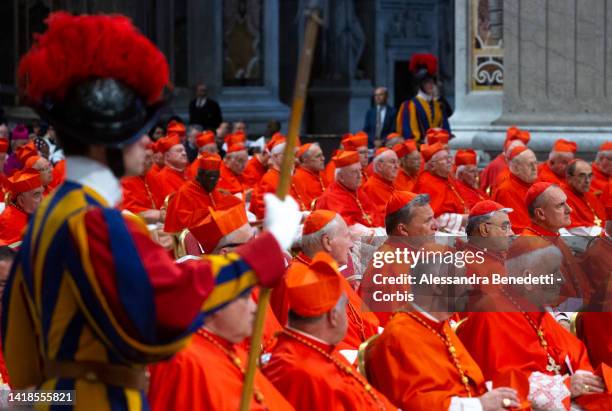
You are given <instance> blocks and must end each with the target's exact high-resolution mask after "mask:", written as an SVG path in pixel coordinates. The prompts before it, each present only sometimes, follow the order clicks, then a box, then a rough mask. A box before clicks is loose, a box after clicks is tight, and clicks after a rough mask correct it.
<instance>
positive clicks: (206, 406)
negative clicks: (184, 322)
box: [148, 331, 293, 411]
mask: <svg viewBox="0 0 612 411" xmlns="http://www.w3.org/2000/svg"><path fill="white" fill-rule="evenodd" d="M200 332H201V331H199V332H198V333H197V334H195V335H194V336H193V338H192V339H191V342H190V343H189V345H188V346H187V347H185V349H183V350H182V351H180V352H179V353H178V354H176V355H175V356H174V357H173V358H172V359H171V360H169V361H166V362H162V363H158V364H156V365H153V366H151V368H150V371H151V380H150V388H149V393H148V397H149V402H150V406H151V410H153V411H167V410H192V411H204V410H206V411H209V410H215V411H223V410H226V411H235V410H237V409H238V408H239V405H240V396H241V393H242V385H243V380H244V374H243V372H242V371H241V370H240V369H239V368H238V367H237V366H236V364H235V363H234V362H233V361H232V358H238V359H239V360H240V362H241V365H240V366H241V367H242V368H243V369H244V368H246V364H247V357H248V354H247V353H246V351H244V350H243V349H242V348H240V347H239V346H237V345H234V344H231V343H230V342H228V341H227V340H225V339H223V338H221V337H218V336H216V335H214V334H212V333H207V334H206V335H208V337H209V338H211V339H212V340H213V341H214V343H213V342H211V341H210V340H208V339H207V338H206V337H204V336H202V335H201V334H200ZM220 347H223V349H222V348H220ZM228 352H229V353H231V355H232V358H230V355H229V354H228ZM254 386H255V391H257V392H259V393H260V394H261V395H262V396H263V401H262V402H258V401H256V398H255V394H254V397H253V400H252V401H251V408H250V409H251V410H279V411H284V410H292V409H293V407H292V406H291V405H290V404H289V403H288V402H287V400H285V398H283V396H282V395H281V394H280V393H279V392H278V390H276V389H275V388H274V386H272V384H271V383H270V381H268V380H267V379H266V377H264V376H263V374H261V372H260V371H259V370H256V373H255V383H254Z"/></svg>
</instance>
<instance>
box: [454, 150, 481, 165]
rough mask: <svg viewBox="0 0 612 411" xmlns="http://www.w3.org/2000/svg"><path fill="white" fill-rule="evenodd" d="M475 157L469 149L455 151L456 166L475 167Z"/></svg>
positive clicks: (474, 153)
mask: <svg viewBox="0 0 612 411" xmlns="http://www.w3.org/2000/svg"><path fill="white" fill-rule="evenodd" d="M476 159H477V155H476V152H475V151H474V150H472V149H471V148H468V149H465V150H457V154H455V165H456V166H475V165H476V164H477V160H476Z"/></svg>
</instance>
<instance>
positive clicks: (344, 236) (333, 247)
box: [325, 218, 353, 265]
mask: <svg viewBox="0 0 612 411" xmlns="http://www.w3.org/2000/svg"><path fill="white" fill-rule="evenodd" d="M328 241H329V242H328V244H327V245H328V247H327V248H328V250H325V251H327V252H328V253H329V254H330V255H331V256H332V257H333V258H334V260H336V262H337V263H338V265H344V264H346V262H347V259H348V254H349V251H350V250H351V247H353V239H352V237H351V234H350V232H349V229H348V227H347V225H346V223H345V222H344V220H343V219H342V218H340V219H339V226H338V227H336V230H335V231H334V232H332V233H331V234H330V235H329V236H328Z"/></svg>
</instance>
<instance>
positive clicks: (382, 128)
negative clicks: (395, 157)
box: [363, 87, 397, 148]
mask: <svg viewBox="0 0 612 411" xmlns="http://www.w3.org/2000/svg"><path fill="white" fill-rule="evenodd" d="M396 115H397V110H396V109H395V108H393V107H391V106H389V105H388V104H387V88H386V87H377V88H376V89H375V90H374V106H373V107H371V108H370V109H369V110H368V112H367V113H366V118H365V125H364V126H363V131H365V132H366V133H368V147H370V148H376V147H380V146H382V145H384V141H385V138H386V137H387V134H389V133H393V132H394V131H395V117H396Z"/></svg>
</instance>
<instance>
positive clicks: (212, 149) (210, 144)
mask: <svg viewBox="0 0 612 411" xmlns="http://www.w3.org/2000/svg"><path fill="white" fill-rule="evenodd" d="M195 142H196V146H197V147H198V153H199V154H198V157H197V158H196V159H195V160H194V161H193V162H192V163H191V164H190V165H189V167H187V177H188V178H193V177H195V176H196V175H197V174H198V168H199V164H198V161H197V160H198V158H200V157H201V156H202V155H203V154H204V153H206V154H218V153H219V148H218V147H217V142H216V141H215V133H214V131H211V130H206V131H203V132H201V133H199V134H198V135H197V136H196V138H195Z"/></svg>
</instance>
